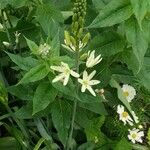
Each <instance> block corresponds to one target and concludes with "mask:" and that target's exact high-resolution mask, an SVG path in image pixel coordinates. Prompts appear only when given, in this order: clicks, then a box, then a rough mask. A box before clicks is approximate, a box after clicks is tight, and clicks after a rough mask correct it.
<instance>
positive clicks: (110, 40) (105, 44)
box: [87, 31, 125, 57]
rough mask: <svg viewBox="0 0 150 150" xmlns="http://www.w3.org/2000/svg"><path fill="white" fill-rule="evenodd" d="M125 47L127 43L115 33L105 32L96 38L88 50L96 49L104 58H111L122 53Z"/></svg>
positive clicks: (90, 43)
mask: <svg viewBox="0 0 150 150" xmlns="http://www.w3.org/2000/svg"><path fill="white" fill-rule="evenodd" d="M124 46H125V42H124V40H123V39H121V37H120V36H119V35H118V34H116V33H115V32H110V31H109V32H103V33H101V34H99V35H97V36H95V37H94V38H93V39H92V40H91V42H89V46H88V48H87V49H94V50H96V52H97V53H98V54H102V56H103V57H110V56H111V55H115V54H117V53H119V52H121V51H123V48H124Z"/></svg>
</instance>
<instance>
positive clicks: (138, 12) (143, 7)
mask: <svg viewBox="0 0 150 150" xmlns="http://www.w3.org/2000/svg"><path fill="white" fill-rule="evenodd" d="M130 1H131V5H132V8H133V12H134V14H135V16H136V18H137V20H138V23H139V26H140V28H141V29H142V20H143V19H144V17H145V15H146V13H147V7H148V0H142V1H141V0H130Z"/></svg>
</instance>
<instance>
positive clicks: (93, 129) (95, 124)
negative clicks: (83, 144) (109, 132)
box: [85, 116, 107, 146]
mask: <svg viewBox="0 0 150 150" xmlns="http://www.w3.org/2000/svg"><path fill="white" fill-rule="evenodd" d="M104 121H105V117H103V116H102V117H98V118H94V119H92V121H91V123H89V124H88V127H87V128H85V133H86V136H87V140H88V141H91V142H93V143H96V144H97V145H98V146H100V145H101V146H102V145H103V144H106V143H107V137H106V136H105V135H104V134H103V133H102V132H101V129H100V128H101V126H102V125H103V123H104Z"/></svg>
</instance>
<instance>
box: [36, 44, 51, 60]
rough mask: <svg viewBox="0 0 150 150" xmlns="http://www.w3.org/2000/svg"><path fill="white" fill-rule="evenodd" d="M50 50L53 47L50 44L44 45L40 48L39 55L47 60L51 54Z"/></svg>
mask: <svg viewBox="0 0 150 150" xmlns="http://www.w3.org/2000/svg"><path fill="white" fill-rule="evenodd" d="M50 49H51V47H50V46H49V45H48V44H46V43H44V44H41V45H40V46H39V50H38V53H39V55H41V57H42V58H46V57H47V55H48V54H49V52H50Z"/></svg>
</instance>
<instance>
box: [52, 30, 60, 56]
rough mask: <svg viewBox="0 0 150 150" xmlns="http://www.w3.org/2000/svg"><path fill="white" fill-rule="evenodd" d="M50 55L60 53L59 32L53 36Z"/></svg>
mask: <svg viewBox="0 0 150 150" xmlns="http://www.w3.org/2000/svg"><path fill="white" fill-rule="evenodd" d="M51 49H52V51H51V57H56V56H59V55H60V39H59V32H58V33H57V34H56V36H55V37H54V38H53V40H52V43H51Z"/></svg>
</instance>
